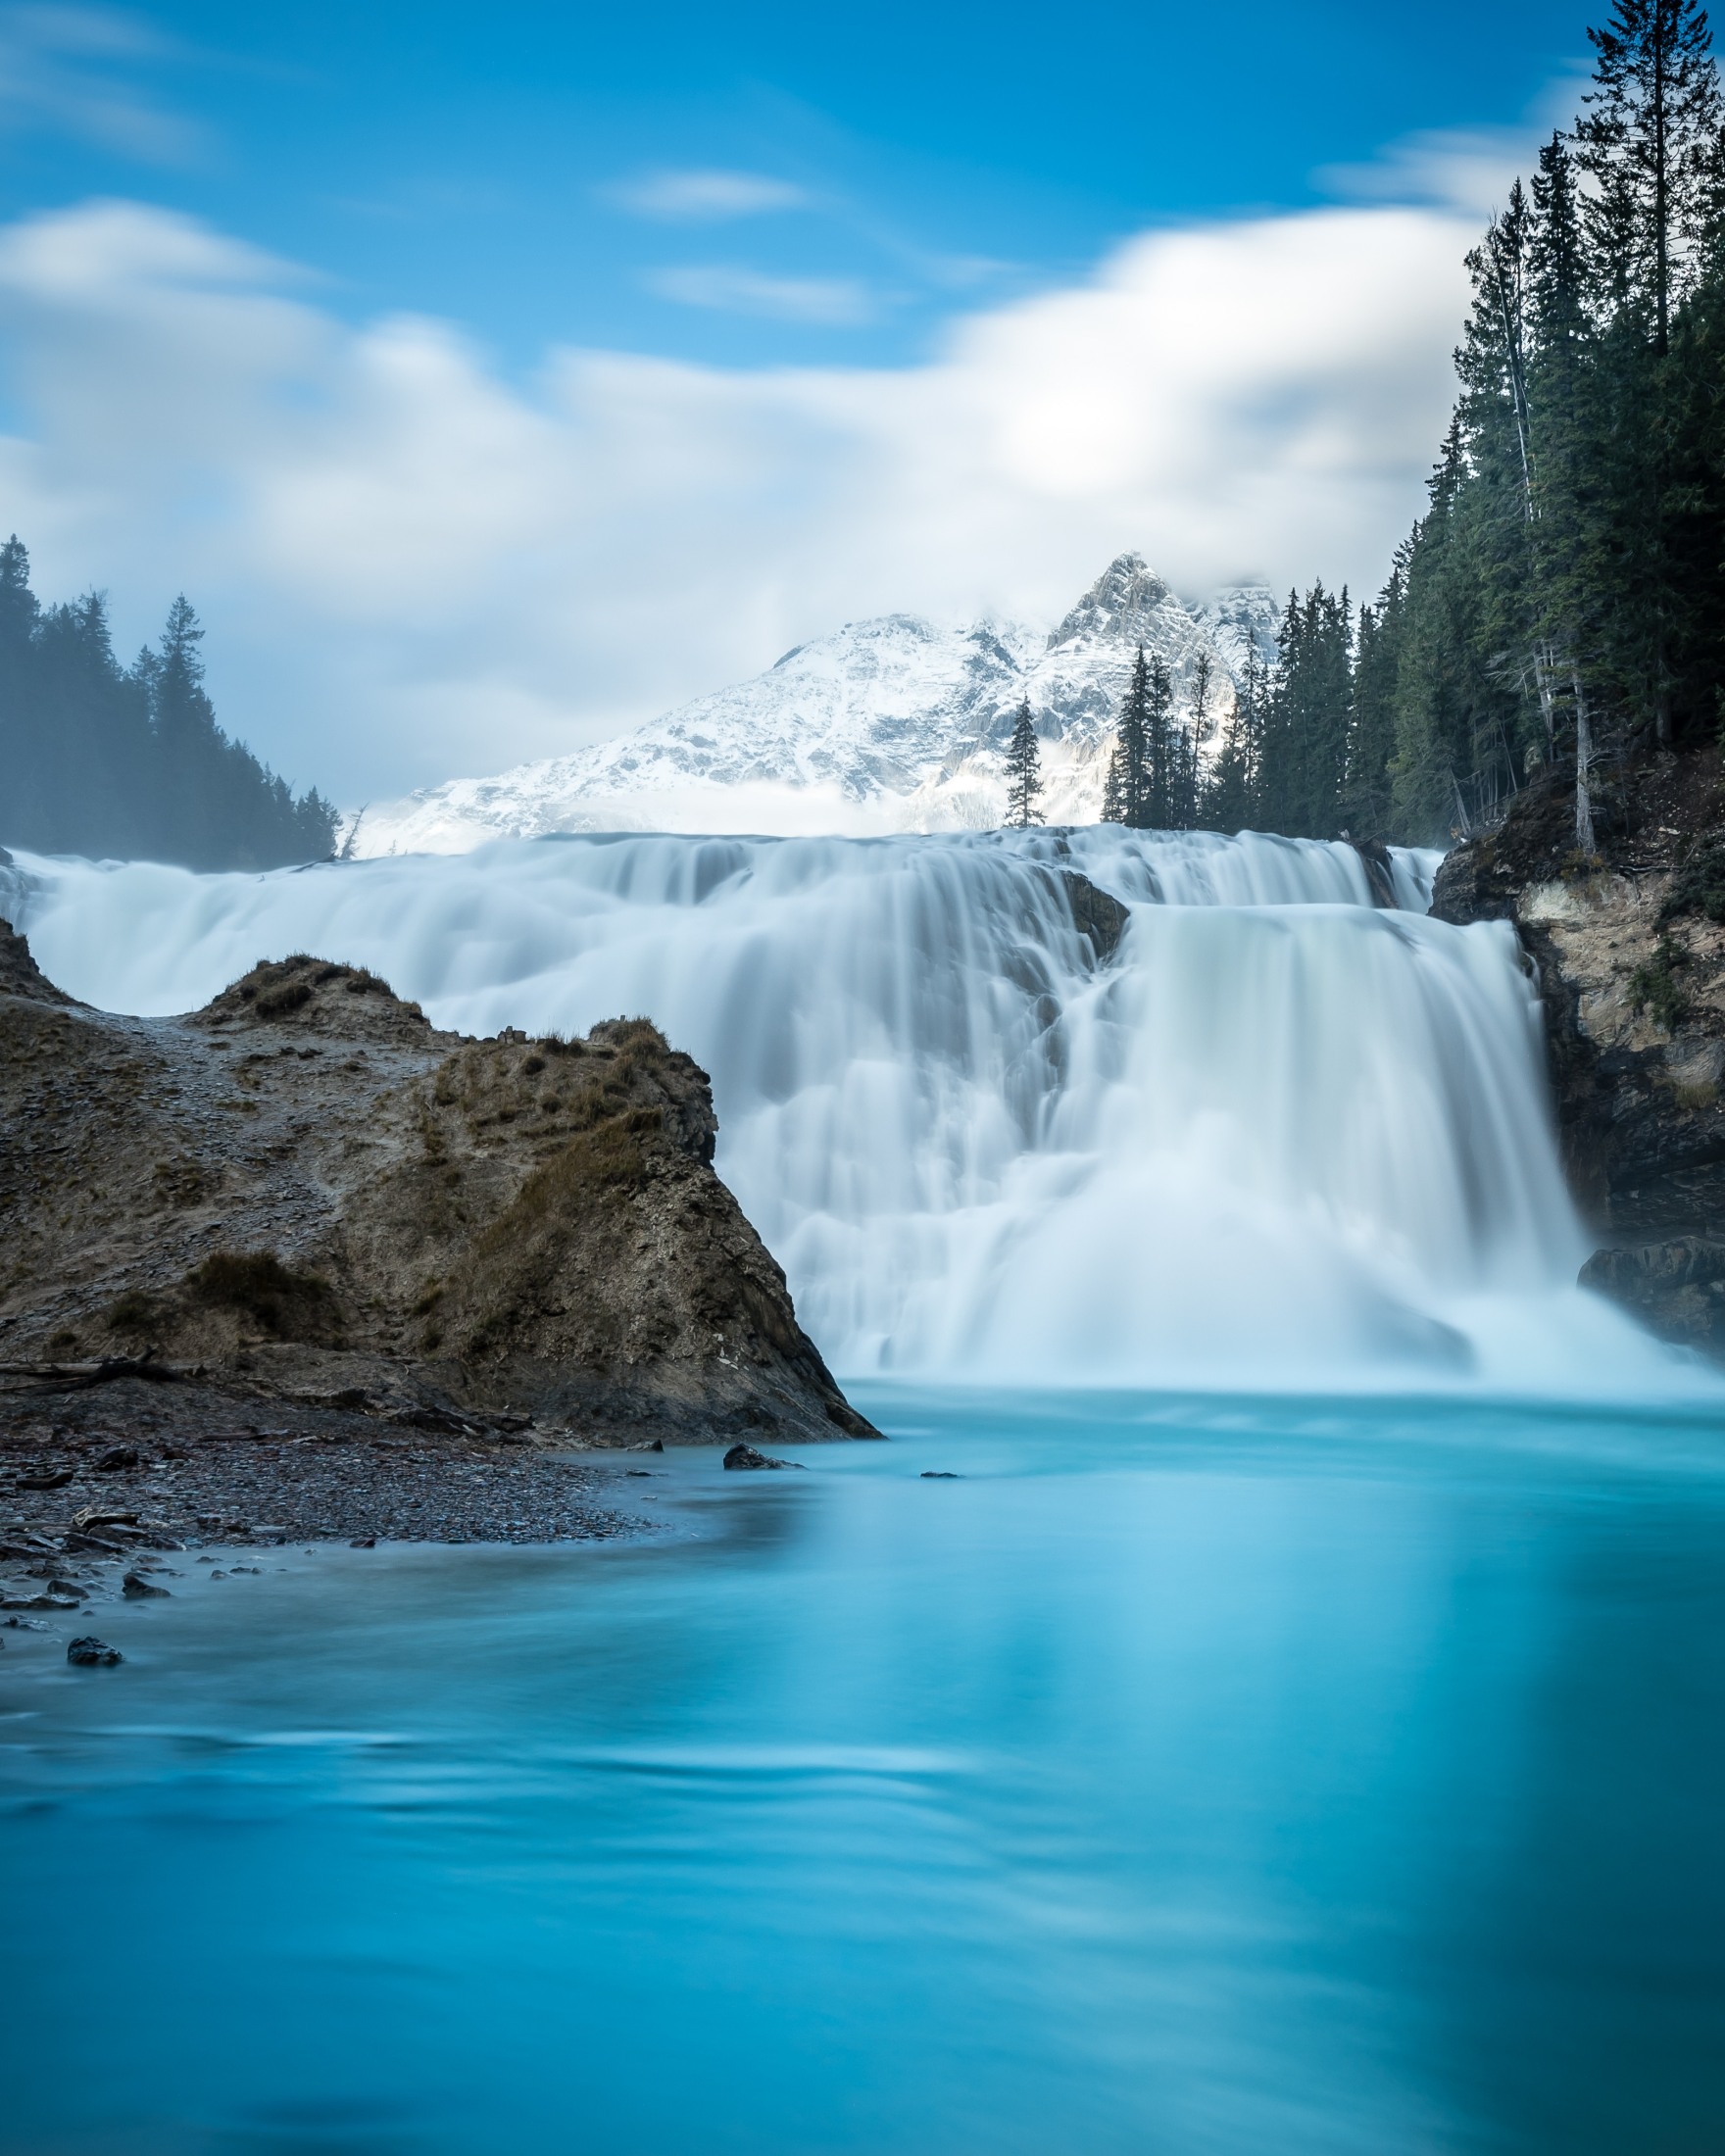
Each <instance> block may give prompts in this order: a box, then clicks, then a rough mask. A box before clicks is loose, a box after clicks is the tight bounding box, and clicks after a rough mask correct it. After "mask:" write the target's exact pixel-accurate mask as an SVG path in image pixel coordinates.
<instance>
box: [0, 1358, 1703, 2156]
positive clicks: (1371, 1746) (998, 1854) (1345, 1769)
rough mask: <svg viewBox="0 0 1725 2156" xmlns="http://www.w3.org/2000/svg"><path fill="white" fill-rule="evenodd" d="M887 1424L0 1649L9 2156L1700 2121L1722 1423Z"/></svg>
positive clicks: (1669, 2125) (1510, 1416)
mask: <svg viewBox="0 0 1725 2156" xmlns="http://www.w3.org/2000/svg"><path fill="white" fill-rule="evenodd" d="M864 1405H865V1406H868V1407H869V1408H870V1409H871V1411H873V1412H876V1413H877V1415H878V1416H879V1417H880V1418H881V1419H883V1420H884V1421H885V1422H886V1423H887V1425H888V1426H889V1427H890V1428H892V1429H893V1430H894V1431H895V1432H896V1433H898V1442H897V1443H895V1444H894V1445H892V1446H858V1447H833V1448H831V1449H829V1450H825V1451H820V1452H813V1453H810V1454H807V1455H805V1457H807V1458H808V1459H809V1460H810V1462H811V1472H810V1473H808V1474H806V1475H799V1476H795V1477H792V1476H783V1477H771V1478H759V1479H757V1478H739V1477H726V1476H724V1475H723V1474H722V1473H721V1472H720V1471H719V1469H718V1466H717V1461H716V1455H715V1454H712V1453H705V1452H704V1453H700V1454H695V1455H682V1456H679V1455H670V1456H668V1457H667V1458H666V1460H665V1463H664V1472H663V1474H662V1475H661V1476H660V1478H659V1479H658V1480H656V1481H653V1482H642V1483H631V1484H628V1485H627V1486H626V1488H627V1489H628V1491H629V1492H630V1494H631V1495H634V1494H637V1493H641V1492H651V1493H653V1496H652V1498H651V1500H650V1502H649V1503H648V1504H647V1506H646V1508H648V1509H652V1510H655V1511H657V1512H659V1513H661V1514H663V1516H664V1518H665V1525H666V1532H665V1534H663V1535H662V1536H661V1537H659V1538H657V1539H656V1540H655V1541H653V1542H652V1543H646V1544H636V1545H634V1546H632V1547H628V1548H605V1549H569V1550H551V1551H540V1552H522V1551H516V1550H512V1551H508V1552H500V1551H485V1550H471V1549H464V1550H449V1551H444V1550H436V1549H409V1550H393V1551H392V1550H382V1551H372V1552H359V1551H348V1550H340V1551H336V1552H330V1553H325V1554H323V1555H320V1556H319V1557H317V1558H306V1557H303V1556H300V1555H298V1554H297V1553H284V1555H283V1560H282V1561H283V1563H284V1566H285V1569H283V1570H282V1571H280V1572H276V1573H266V1575H265V1576H264V1577H262V1578H259V1579H235V1580H229V1581H225V1582H222V1583H221V1584H219V1585H212V1584H209V1583H206V1582H200V1581H198V1580H197V1579H196V1578H195V1577H194V1576H193V1575H194V1574H195V1573H196V1571H197V1570H198V1569H199V1568H197V1567H196V1566H195V1565H194V1564H193V1563H192V1562H191V1560H190V1558H189V1557H188V1558H187V1559H183V1560H180V1559H176V1560H175V1562H176V1563H177V1564H179V1565H180V1566H181V1567H182V1572H183V1574H184V1576H183V1577H182V1578H181V1579H180V1580H179V1581H178V1582H176V1583H173V1584H174V1585H175V1589H176V1593H175V1595H174V1598H173V1600H172V1601H171V1602H167V1603H162V1604H157V1605H153V1606H150V1607H147V1608H142V1609H139V1608H133V1607H126V1608H116V1609H114V1610H112V1611H104V1612H103V1613H102V1616H101V1619H100V1629H102V1630H103V1631H104V1632H105V1633H106V1634H107V1635H108V1636H110V1637H112V1638H114V1639H116V1640H117V1641H118V1642H120V1643H121V1644H123V1646H124V1647H125V1649H126V1652H127V1655H128V1660H127V1662H126V1664H125V1666H124V1668H123V1669H122V1670H119V1671H116V1672H112V1673H102V1672H78V1671H71V1670H68V1669H67V1668H66V1666H65V1664H64V1662H63V1660H61V1659H60V1657H61V1655H63V1652H64V1647H63V1645H59V1646H51V1645H50V1643H49V1642H47V1641H46V1640H43V1639H38V1638H36V1637H34V1636H31V1635H25V1634H20V1633H16V1632H14V1633H9V1634H7V1635H5V1639H6V1647H5V1650H4V1653H3V1654H0V1700H3V1702H4V1706H5V1709H6V1710H7V1711H6V1717H5V1720H4V1722H0V1739H3V1740H4V1750H3V1752H0V1802H3V1805H4V1814H3V1817H4V1826H3V1831H0V1896H3V1905H4V1907H5V1908H6V1910H7V1913H8V1918H9V1936H10V1939H11V1942H12V1946H13V1954H14V1974H15V1979H17V1980H19V1981H15V1983H14V1985H13V1986H12V1987H11V1996H10V1999H9V2003H8V2006H7V2009H6V2014H5V2017H4V2029H5V2038H4V2044H5V2054H6V2058H5V2064H6V2074H5V2086H6V2092H7V2093H6V2102H5V2105H4V2107H3V2109H0V2149H4V2150H6V2151H7V2152H9V2156H10V2152H20V2156H22V2152H25V2151H27V2152H28V2156H63V2152H64V2156H72V2152H74V2151H75V2152H77V2156H93V2152H101V2156H120V2152H124V2156H155V2152H158V2151H160V2152H164V2156H166V2152H170V2151H172V2152H173V2156H199V2152H203V2151H212V2152H214V2151H241V2150H246V2151H250V2150H258V2151H266V2150H267V2151H287V2150H306V2151H312V2150H317V2151H320V2152H332V2151H344V2152H345V2151H356V2152H358V2151H366V2152H378V2156H382V2152H392V2156H393V2152H398V2151H399V2152H407V2151H415V2152H419V2151H423V2152H427V2156H430V2152H437V2156H445V2152H453V2151H462V2152H468V2151H491V2150H499V2151H502V2150H505V2149H508V2150H510V2151H512V2152H518V2151H522V2150H531V2151H539V2150H549V2149H555V2150H563V2149H570V2150H589V2149H590V2150H593V2151H604V2152H607V2156H616V2152H624V2151H643V2152H648V2151H650V2152H655V2156H657V2152H662V2151H663V2152H665V2156H670V2152H676V2156H683V2152H686V2151H690V2150H693V2149H696V2148H699V2149H702V2150H717V2151H732V2150H734V2151H738V2152H743V2151H748V2152H751V2156H763V2152H776V2151H784V2152H796V2156H803V2152H806V2151H824V2150H856V2151H868V2152H870V2156H877V2152H889V2156H901V2152H902V2156H912V2152H914V2156H958V2152H963V2151H970V2150H976V2151H985V2150H986V2151H991V2152H992V2151H1024V2152H1037V2156H1042V2152H1050V2151H1057V2150H1059V2151H1067V2150H1076V2151H1083V2152H1086V2156H1090V2152H1095V2156H1112V2152H1114V2151H1120V2152H1125V2151H1132V2152H1134V2156H1138V2152H1142V2151H1146V2150H1156V2151H1166V2152H1169V2156H1188V2152H1191V2156H1212V2152H1217V2156H1233V2152H1236V2151H1238V2152H1240V2156H1248V2152H1250V2156H1259V2152H1263V2151H1272V2150H1273V2151H1278V2152H1280V2151H1313V2152H1316V2151H1323V2152H1326V2156H1328V2152H1332V2151H1355V2150H1357V2151H1360V2152H1362V2156H1366V2152H1369V2156H1380V2152H1384V2151H1391V2150H1394V2151H1398V2152H1400V2151H1419V2150H1444V2151H1450V2150H1455V2149H1480V2150H1488V2149H1489V2150H1492V2151H1501V2150H1512V2151H1513V2150H1528V2151H1534V2150H1539V2151H1546V2150H1562V2151H1565V2152H1571V2151H1581V2152H1586V2151H1595V2150H1597V2151H1600V2152H1602V2156H1603V2152H1605V2151H1610V2152H1612V2156H1618V2152H1621V2151H1624V2150H1628V2149H1634V2150H1636V2151H1638V2152H1640V2151H1648V2150H1672V2151H1677V2150H1685V2151H1688V2150H1699V2149H1703V2148H1707V2149H1710V2148H1714V2147H1718V2146H1721V2145H1725V2063H1722V2062H1725V1859H1722V1857H1721V1854H1720V1848H1719V1837H1718V1820H1719V1816H1720V1801H1721V1797H1722V1795H1725V1789H1722V1787H1721V1767H1722V1765H1725V1734H1722V1733H1725V1715H1722V1712H1721V1709H1722V1708H1725V1622H1722V1619H1725V1571H1722V1568H1721V1563H1720V1547H1721V1538H1720V1530H1721V1525H1722V1524H1725V1501H1722V1500H1725V1473H1722V1472H1721V1463H1722V1460H1725V1451H1722V1448H1721V1446H1720V1441H1719V1439H1718V1437H1717V1434H1716V1432H1715V1430H1714V1429H1713V1428H1712V1427H1711V1426H1709V1425H1706V1424H1703V1423H1701V1422H1700V1421H1690V1422H1683V1421H1680V1420H1675V1419H1672V1418H1669V1417H1667V1418H1662V1419H1649V1420H1646V1421H1643V1422H1639V1423H1637V1422H1633V1421H1629V1420H1626V1419H1624V1418H1622V1417H1612V1418H1604V1417H1601V1418H1598V1419H1595V1420H1593V1421H1588V1420H1586V1419H1582V1418H1577V1417H1575V1416H1573V1415H1562V1416H1558V1415H1554V1414H1553V1415H1544V1416H1542V1415H1540V1414H1538V1413H1534V1412H1530V1411H1523V1410H1517V1411H1514V1412H1513V1413H1511V1412H1508V1411H1503V1410H1494V1409H1491V1408H1489V1407H1482V1406H1481V1405H1479V1404H1478V1403H1473V1404H1470V1405H1469V1406H1467V1407H1466V1408H1460V1407H1457V1406H1454V1405H1449V1406H1445V1405H1441V1404H1428V1405H1422V1406H1420V1407H1419V1408H1417V1409H1396V1410H1390V1411H1387V1410H1384V1409H1381V1408H1379V1409H1373V1408H1371V1407H1368V1406H1364V1405H1360V1404H1358V1403H1353V1404H1346V1403H1345V1404H1338V1405H1336V1406H1334V1407H1333V1408H1328V1409H1322V1408H1317V1407H1314V1406H1313V1405H1312V1404H1311V1403H1310V1402H1306V1403H1304V1404H1302V1405H1301V1406H1299V1407H1298V1408H1287V1409H1283V1410H1280V1411H1278V1410H1277V1409H1276V1408H1274V1407H1273V1406H1266V1405H1265V1404H1264V1403H1262V1402H1255V1403H1249V1404H1242V1405H1240V1406H1239V1407H1237V1408H1227V1407H1224V1406H1219V1405H1217V1404H1216V1403H1214V1402H1211V1403H1208V1404H1197V1403H1193V1404H1187V1405H1184V1406H1183V1405H1181V1404H1180V1403H1163V1404H1160V1405H1158V1406H1156V1407H1154V1408H1147V1407H1145V1406H1143V1405H1142V1404H1140V1405H1138V1406H1134V1405H1133V1404H1132V1403H1130V1402H1115V1403H1112V1404H1109V1403H1101V1404H1099V1403H1098V1402H1096V1401H1094V1400H1093V1401H1087V1402H1085V1403H1083V1405H1082V1406H1081V1407H1076V1406H1073V1405H1072V1404H1071V1403H1069V1402H1068V1403H1064V1404H1062V1403H1061V1402H1060V1401H1059V1400H1051V1401H1045V1402H1043V1403H1041V1404H1040V1405H1037V1406H1025V1405H1023V1404H1019V1405H1017V1406H1008V1405H1001V1404H999V1403H993V1404H991V1403H988V1402H986V1401H977V1400H975V1399H971V1400H969V1401H967V1402H966V1401H963V1400H960V1399H955V1398H953V1397H947V1398H946V1399H944V1400H943V1399H939V1398H934V1399H931V1398H927V1397H920V1398H919V1397H911V1396H907V1395H901V1396H896V1397H895V1396H890V1395H883V1396H877V1397H875V1398H873V1399H867V1400H865V1401H864ZM1080 1418H1082V1419H1080ZM655 1464H656V1465H657V1464H658V1463H657V1462H656V1463H655ZM930 1467H934V1468H944V1469H951V1470H954V1471H956V1472H957V1473H958V1475H959V1477H960V1478H961V1479H959V1480H955V1481H943V1482H925V1481H923V1480H921V1479H920V1476H921V1471H922V1470H923V1469H925V1468H930Z"/></svg>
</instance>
